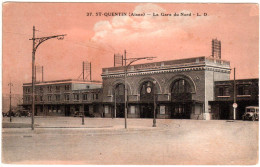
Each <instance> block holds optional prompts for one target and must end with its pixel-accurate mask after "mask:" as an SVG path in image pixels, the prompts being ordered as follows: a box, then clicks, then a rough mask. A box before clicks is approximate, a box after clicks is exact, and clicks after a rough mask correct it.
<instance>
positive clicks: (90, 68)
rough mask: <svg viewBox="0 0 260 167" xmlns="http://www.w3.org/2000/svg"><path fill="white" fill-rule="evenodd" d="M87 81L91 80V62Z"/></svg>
mask: <svg viewBox="0 0 260 167" xmlns="http://www.w3.org/2000/svg"><path fill="white" fill-rule="evenodd" d="M89 80H90V81H91V80H92V78H91V62H90V63H89Z"/></svg>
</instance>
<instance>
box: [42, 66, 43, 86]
mask: <svg viewBox="0 0 260 167" xmlns="http://www.w3.org/2000/svg"><path fill="white" fill-rule="evenodd" d="M42 82H43V66H42Z"/></svg>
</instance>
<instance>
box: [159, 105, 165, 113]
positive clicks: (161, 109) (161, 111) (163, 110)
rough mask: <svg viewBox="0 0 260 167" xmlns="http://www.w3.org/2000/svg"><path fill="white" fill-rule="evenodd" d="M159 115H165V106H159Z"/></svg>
mask: <svg viewBox="0 0 260 167" xmlns="http://www.w3.org/2000/svg"><path fill="white" fill-rule="evenodd" d="M160 114H162V115H164V114H165V106H160Z"/></svg>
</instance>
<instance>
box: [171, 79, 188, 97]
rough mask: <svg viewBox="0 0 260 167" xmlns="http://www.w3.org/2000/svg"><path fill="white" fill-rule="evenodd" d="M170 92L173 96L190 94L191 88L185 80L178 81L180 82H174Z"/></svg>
mask: <svg viewBox="0 0 260 167" xmlns="http://www.w3.org/2000/svg"><path fill="white" fill-rule="evenodd" d="M171 92H172V93H174V94H181V93H190V92H191V87H190V84H189V83H188V82H187V81H186V80H184V79H180V80H177V81H175V83H174V84H173V87H172V91H171Z"/></svg>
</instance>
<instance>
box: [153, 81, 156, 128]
mask: <svg viewBox="0 0 260 167" xmlns="http://www.w3.org/2000/svg"><path fill="white" fill-rule="evenodd" d="M155 84H156V81H155V80H154V81H153V105H154V106H153V127H156V94H155Z"/></svg>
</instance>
